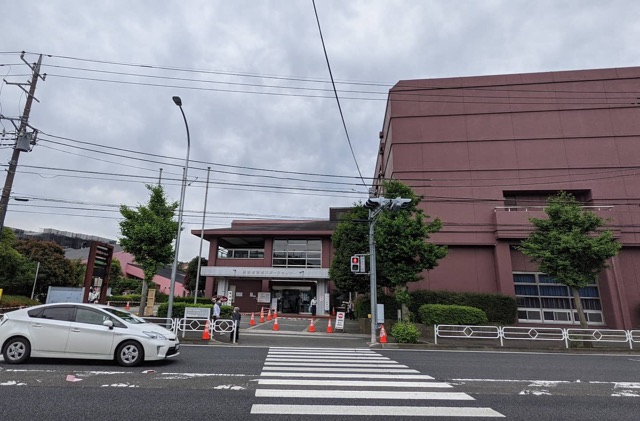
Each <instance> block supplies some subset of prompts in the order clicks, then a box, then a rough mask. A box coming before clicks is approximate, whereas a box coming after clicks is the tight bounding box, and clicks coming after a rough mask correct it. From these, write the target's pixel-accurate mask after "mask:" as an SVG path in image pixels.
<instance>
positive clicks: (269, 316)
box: [267, 308, 271, 320]
mask: <svg viewBox="0 0 640 421" xmlns="http://www.w3.org/2000/svg"><path fill="white" fill-rule="evenodd" d="M267 320H271V308H269V312H268V313H267Z"/></svg>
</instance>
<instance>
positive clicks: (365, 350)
mask: <svg viewBox="0 0 640 421" xmlns="http://www.w3.org/2000/svg"><path fill="white" fill-rule="evenodd" d="M269 349H273V350H276V351H278V350H284V351H299V352H308V351H334V352H343V353H345V352H361V353H365V354H372V353H375V352H374V351H372V350H370V349H369V348H312V347H308V348H298V347H295V348H292V347H286V346H272V347H269Z"/></svg>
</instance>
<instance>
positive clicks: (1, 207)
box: [0, 51, 47, 233]
mask: <svg viewBox="0 0 640 421" xmlns="http://www.w3.org/2000/svg"><path fill="white" fill-rule="evenodd" d="M24 54H25V53H24V51H23V52H22V54H21V55H20V58H21V59H22V61H24V62H25V63H27V66H29V67H30V68H31V70H32V71H33V75H32V76H31V82H27V83H9V82H7V81H6V80H5V83H6V84H7V85H17V86H18V87H19V88H20V89H22V90H23V91H24V92H25V93H26V94H27V101H26V103H25V105H24V111H23V113H22V117H20V126H19V127H18V133H17V136H16V144H15V145H14V147H13V154H12V155H11V161H9V169H8V171H7V177H6V179H5V182H4V188H3V189H2V196H1V197H0V233H1V232H2V229H3V228H4V219H5V217H6V216H7V207H8V206H9V198H10V196H11V187H12V186H13V179H14V178H15V176H16V168H17V167H18V158H20V152H29V151H30V149H31V147H30V145H32V144H35V142H36V136H37V135H38V131H37V130H35V129H34V131H33V132H32V133H27V128H28V127H31V126H29V114H30V113H31V104H32V103H33V100H34V99H35V100H36V101H38V100H37V99H36V97H35V92H36V84H37V83H38V79H42V80H44V79H45V77H46V76H47V75H46V74H44V75H40V65H41V64H42V54H40V56H39V57H38V62H37V63H36V64H35V65H33V66H32V65H31V64H29V63H28V62H27V61H26V60H25V59H24ZM23 85H29V91H28V92H27V90H26V89H25V88H24V87H23ZM38 102H39V101H38ZM14 126H15V123H14Z"/></svg>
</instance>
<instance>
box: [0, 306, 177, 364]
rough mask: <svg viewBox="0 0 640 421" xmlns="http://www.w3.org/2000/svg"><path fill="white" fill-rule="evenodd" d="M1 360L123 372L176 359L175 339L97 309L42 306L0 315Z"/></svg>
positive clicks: (115, 312)
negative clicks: (64, 361) (84, 362)
mask: <svg viewBox="0 0 640 421" xmlns="http://www.w3.org/2000/svg"><path fill="white" fill-rule="evenodd" d="M0 347H1V348H0V349H1V350H2V356H3V357H4V361H5V362H6V363H9V364H20V363H23V362H25V361H26V360H27V359H28V358H29V357H34V358H35V357H37V358H45V357H46V358H81V359H95V360H113V359H115V360H116V361H117V362H118V364H120V365H122V366H125V367H133V366H136V365H138V364H140V363H142V361H154V360H162V359H165V358H169V357H175V356H177V355H179V354H180V352H179V349H180V342H179V341H178V338H177V336H176V335H175V334H174V333H173V332H171V331H170V330H168V329H165V328H164V327H162V326H159V325H156V324H153V323H147V322H146V321H145V320H143V319H141V318H140V317H137V316H134V315H133V314H131V313H128V312H126V311H122V310H119V309H117V308H115V307H110V306H106V305H99V304H80V303H58V304H43V305H38V306H34V307H29V308H23V309H20V310H15V311H11V312H9V313H6V314H4V315H3V316H0Z"/></svg>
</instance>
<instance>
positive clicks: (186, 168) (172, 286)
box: [167, 96, 191, 319]
mask: <svg viewBox="0 0 640 421" xmlns="http://www.w3.org/2000/svg"><path fill="white" fill-rule="evenodd" d="M173 102H174V103H175V104H176V105H177V106H178V107H179V108H180V112H181V113H182V119H183V120H184V125H185V127H186V129H187V159H186V160H185V163H184V173H183V177H182V187H181V189H180V204H179V207H178V233H177V234H176V252H175V255H174V256H173V266H172V267H171V284H170V287H169V302H168V305H167V319H171V317H172V316H173V294H174V292H175V289H176V272H177V271H178V255H179V253H180V234H181V233H182V212H183V209H184V193H185V190H186V188H187V172H188V171H189V151H190V149H191V137H190V136H189V125H188V124H187V117H186V116H185V115H184V111H183V110H182V100H181V99H180V97H178V96H174V97H173Z"/></svg>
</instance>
